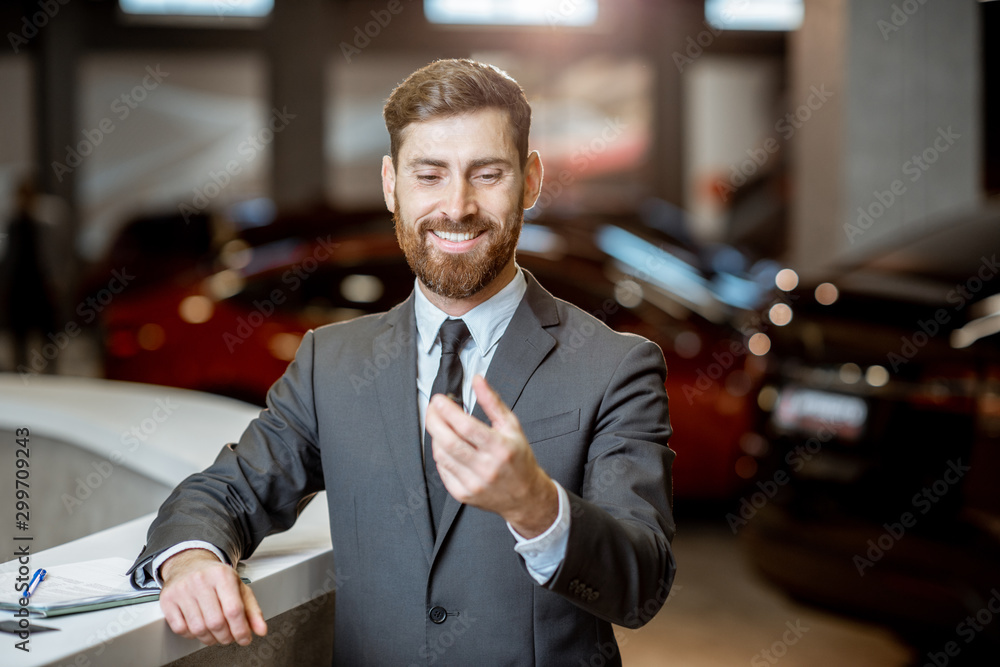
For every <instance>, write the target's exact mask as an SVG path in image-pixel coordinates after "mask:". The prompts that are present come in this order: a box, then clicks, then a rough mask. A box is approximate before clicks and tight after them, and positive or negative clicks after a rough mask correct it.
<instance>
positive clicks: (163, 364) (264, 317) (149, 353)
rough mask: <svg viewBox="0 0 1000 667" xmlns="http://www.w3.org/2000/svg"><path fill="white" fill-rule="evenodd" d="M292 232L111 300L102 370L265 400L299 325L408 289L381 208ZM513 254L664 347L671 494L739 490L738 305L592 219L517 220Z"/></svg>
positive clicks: (745, 408)
mask: <svg viewBox="0 0 1000 667" xmlns="http://www.w3.org/2000/svg"><path fill="white" fill-rule="evenodd" d="M327 228H328V229H338V227H337V226H335V225H330V226H329V227H327ZM290 229H298V230H299V232H297V233H294V234H292V233H290V232H289V231H288V230H290ZM302 229H305V227H302V225H298V226H293V227H289V226H285V227H282V226H281V225H279V224H275V225H274V226H273V227H272V228H271V229H269V230H263V229H255V230H254V234H255V235H256V236H254V238H253V239H252V241H253V244H252V243H251V242H248V241H247V240H246V239H236V240H233V241H230V242H229V243H227V244H226V245H224V246H223V247H222V250H221V251H220V252H219V253H218V255H217V257H216V260H215V262H214V265H213V266H214V268H213V269H212V270H209V271H202V272H198V271H196V270H193V269H190V270H185V271H184V272H181V273H179V274H178V275H175V276H173V277H171V278H170V279H164V280H162V281H161V282H159V283H157V284H152V285H143V286H141V288H136V289H134V290H128V291H126V292H124V293H123V294H121V295H120V296H119V297H117V298H116V299H115V300H114V301H113V302H112V303H111V304H110V305H109V306H108V308H107V309H106V310H105V311H104V313H103V314H102V315H103V317H102V324H103V329H104V338H105V347H106V352H107V355H106V356H107V359H106V373H107V376H108V377H109V378H113V379H119V380H132V381H139V382H148V383H154V384H164V385H171V386H177V387H186V388H192V389H199V390H202V391H210V392H215V393H221V394H225V395H229V396H233V397H237V398H241V399H244V400H248V401H251V402H254V403H257V404H263V400H264V396H265V394H266V392H267V389H268V388H269V387H270V385H271V384H272V383H273V382H274V381H275V380H276V379H277V378H278V377H279V376H280V375H281V373H282V372H283V371H284V369H285V367H286V366H287V364H288V362H289V361H290V360H291V359H292V358H293V356H294V354H295V350H296V348H297V346H298V344H299V341H300V340H301V337H302V335H303V334H304V333H305V332H306V331H307V330H309V329H310V328H314V327H317V326H321V325H323V324H327V323H330V322H336V321H340V320H344V319H349V318H352V317H356V316H358V315H363V314H366V313H372V312H379V311H383V310H386V309H388V308H390V307H392V306H393V305H395V304H397V303H399V302H400V301H402V300H403V299H405V298H406V296H407V295H408V294H409V293H410V291H411V290H412V289H413V274H412V273H411V272H410V270H409V267H408V266H407V264H406V261H405V259H404V257H403V255H402V252H401V251H400V249H399V246H398V244H397V242H396V239H395V237H394V235H393V234H392V231H391V224H390V222H389V221H388V219H387V217H386V216H385V215H384V214H383V215H382V219H381V224H376V225H374V226H371V225H367V226H365V225H354V226H351V227H350V228H349V229H347V230H346V231H343V229H342V228H340V229H341V231H338V232H337V233H332V232H331V233H321V234H320V235H319V236H312V237H309V236H307V234H308V233H315V231H316V227H315V226H308V229H309V231H308V232H306V233H300V232H301V230H302ZM283 230H284V231H283ZM517 257H518V262H519V264H520V265H521V266H522V267H524V268H525V269H526V270H528V271H530V272H531V273H532V274H534V275H535V276H536V277H537V278H538V280H539V282H541V284H542V285H543V286H545V287H546V288H547V289H548V290H549V291H551V292H552V293H553V294H554V295H555V296H557V297H559V298H562V299H565V300H567V301H570V302H571V303H574V304H576V305H577V306H579V307H581V308H583V309H584V310H586V311H589V312H590V313H592V314H593V315H594V316H595V317H597V318H598V319H600V320H602V321H603V322H605V323H606V324H608V326H610V327H612V328H614V329H616V330H619V331H628V332H633V333H638V334H641V335H643V336H646V337H647V338H650V339H651V340H653V341H655V342H657V343H658V344H659V345H660V346H661V347H662V349H663V351H664V354H665V357H666V361H667V366H668V376H667V381H666V386H667V390H668V394H669V396H670V399H671V421H672V425H673V427H674V431H675V434H674V436H673V438H672V440H671V446H672V447H674V448H675V449H676V450H677V451H678V453H679V456H678V459H677V463H676V467H675V470H674V482H675V487H674V488H675V493H676V494H677V495H678V496H679V497H684V498H695V499H697V498H708V499H711V498H726V497H729V496H731V495H732V494H733V492H734V491H735V490H736V489H738V488H740V485H741V478H740V476H739V475H738V474H737V469H738V463H739V461H740V460H741V459H742V458H745V454H744V452H743V451H742V450H741V445H740V443H741V441H742V439H743V438H744V436H745V434H746V433H747V431H748V429H749V428H750V426H751V420H752V418H753V414H754V413H753V406H752V401H753V396H754V395H755V393H756V391H755V390H756V386H755V383H756V381H757V380H756V378H757V377H758V376H759V372H758V371H756V370H755V367H754V359H755V358H752V355H750V357H751V358H750V359H748V356H747V355H735V356H734V355H733V354H732V353H731V350H732V349H733V346H734V345H735V344H736V343H738V342H740V341H741V334H740V333H739V332H738V331H736V330H735V329H733V328H732V326H731V325H730V324H729V323H728V318H729V317H730V316H731V315H732V313H733V312H734V311H735V310H737V308H735V307H734V306H732V305H729V304H727V303H726V302H725V300H724V299H720V298H719V297H718V296H717V294H716V289H715V287H714V286H713V283H712V280H711V279H709V278H707V277H706V276H704V275H703V274H702V273H701V271H700V269H699V268H698V267H697V266H695V265H694V264H691V263H690V262H689V261H687V258H686V256H685V255H684V254H683V253H682V252H680V251H677V250H676V249H674V248H673V247H671V246H669V245H666V244H663V243H661V242H655V241H650V240H648V239H644V238H643V237H642V235H641V234H640V233H638V232H637V231H630V230H628V229H626V228H625V227H623V226H620V225H617V224H609V223H608V222H607V221H601V220H597V219H595V220H590V221H581V220H575V221H573V222H572V223H558V224H551V225H542V224H538V223H537V222H536V223H526V224H525V226H524V229H523V231H522V235H521V241H520V244H519V247H518V255H517ZM733 280H736V278H733ZM731 287H732V285H730V288H731ZM722 291H724V292H725V291H726V290H722ZM728 291H729V292H732V289H729V290H728ZM737 291H739V290H737ZM719 360H721V361H722V362H724V363H723V364H721V365H720V363H719ZM715 367H717V370H716V369H715ZM706 368H707V369H710V371H709V372H711V373H712V374H713V378H712V381H711V382H708V384H707V386H706V383H705V381H704V380H703V378H702V375H704V373H705V372H706V371H705V369H706ZM716 372H717V373H718V374H717V375H716ZM716 380H719V381H718V382H717V381H716Z"/></svg>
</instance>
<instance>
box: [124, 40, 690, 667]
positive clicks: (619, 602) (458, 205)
mask: <svg viewBox="0 0 1000 667" xmlns="http://www.w3.org/2000/svg"><path fill="white" fill-rule="evenodd" d="M384 115H385V120H386V127H387V128H388V130H389V136H390V145H391V148H390V152H391V155H389V156H386V157H385V158H383V161H382V186H383V193H384V196H385V202H386V206H387V207H388V208H389V210H390V211H392V212H393V216H394V220H395V226H396V235H397V238H398V239H399V244H400V246H401V247H402V249H403V251H404V253H405V255H406V258H407V261H408V262H409V264H410V267H411V268H412V269H413V272H414V273H415V274H416V280H415V283H414V290H413V293H412V294H411V296H410V297H409V298H408V299H407V300H406V301H404V302H403V303H401V304H400V305H399V306H397V307H396V308H394V309H392V310H391V311H389V312H387V313H383V314H379V315H372V316H368V317H364V318H359V319H357V320H354V321H351V322H346V323H341V324H336V325H331V326H327V327H322V328H320V329H317V330H315V331H311V332H309V333H308V334H306V336H305V337H304V338H303V341H302V344H301V346H300V348H299V350H298V353H297V354H296V358H295V360H294V361H293V362H292V363H291V364H290V365H289V367H288V370H287V371H286V372H285V374H284V375H283V376H282V377H281V378H280V379H279V380H278V382H276V383H275V385H274V386H273V387H272V388H271V391H270V392H269V394H268V401H267V405H268V407H267V409H266V410H264V411H263V412H262V413H261V415H260V417H258V418H257V419H256V420H254V421H253V422H252V423H251V424H250V426H249V427H248V428H247V431H246V432H245V433H244V434H243V436H242V438H241V439H240V441H239V443H237V444H233V445H229V446H227V447H226V448H224V449H223V450H222V452H221V453H220V455H219V457H218V459H217V461H216V463H215V464H213V466H212V467H210V468H209V469H208V470H206V471H205V472H203V473H200V474H197V475H193V476H192V477H190V478H189V479H187V480H185V481H184V482H183V483H182V484H181V486H180V487H178V489H177V490H175V492H174V493H173V494H172V495H171V496H170V498H168V499H167V501H166V502H165V503H164V505H163V507H162V508H161V509H160V514H159V516H158V517H157V519H156V521H155V522H154V523H153V525H152V526H151V527H150V531H149V536H148V541H147V546H146V548H145V549H144V551H143V553H142V554H141V555H140V556H139V558H138V559H137V561H136V564H135V565H134V566H133V577H134V581H135V582H136V584H137V585H140V586H142V585H155V584H156V582H157V581H160V582H162V583H163V592H162V594H161V597H160V601H161V606H162V608H163V612H164V615H165V616H166V618H167V621H168V623H169V625H170V627H171V628H172V629H173V630H174V631H175V632H177V633H179V634H181V635H183V636H186V637H196V638H198V639H200V640H201V641H203V642H204V643H206V644H214V643H223V644H227V643H230V642H233V641H236V642H238V643H240V644H247V643H249V642H250V641H251V639H252V636H253V634H258V635H263V634H265V633H266V631H267V626H266V623H265V621H264V618H263V616H262V614H261V611H260V608H259V606H258V605H257V601H256V599H255V598H254V595H253V593H252V592H251V591H250V589H249V588H248V587H247V586H246V585H244V584H243V583H241V582H240V580H239V578H238V577H237V576H236V573H235V570H234V569H233V565H235V564H236V563H237V562H238V561H239V560H240V559H241V558H246V557H247V556H249V555H250V554H251V553H252V552H253V550H254V549H255V548H256V547H257V545H258V544H259V543H260V541H261V540H262V539H263V538H264V537H265V536H266V535H268V534H270V533H272V532H275V531H278V530H284V529H286V528H288V527H289V526H291V525H292V523H294V521H295V518H296V516H297V513H298V510H299V509H300V508H301V506H302V504H303V501H304V500H305V499H308V498H309V497H311V496H312V494H314V493H316V492H317V491H320V490H326V492H327V500H328V503H329V512H330V526H331V535H332V541H333V549H334V558H335V559H336V564H337V569H338V573H339V574H340V575H342V576H341V577H340V578H341V579H342V581H343V582H344V583H343V585H342V586H340V587H339V588H338V589H337V592H336V616H335V618H336V620H335V628H333V629H331V630H332V633H331V634H332V641H333V644H334V663H335V664H338V665H340V664H343V665H396V664H401V665H410V664H426V665H430V664H455V665H469V664H488V665H525V664H545V665H549V664H566V665H577V664H584V665H590V664H602V665H616V664H620V663H621V659H620V656H619V654H618V648H617V644H616V642H615V637H614V633H613V630H612V627H611V623H618V624H621V625H625V626H627V627H633V628H634V627H639V626H641V625H642V624H644V623H646V622H647V621H649V619H650V618H652V616H653V615H654V614H655V613H656V611H657V610H658V609H659V608H660V606H661V605H662V604H663V602H664V601H665V599H666V597H667V593H668V591H669V588H670V585H671V583H672V581H673V575H674V569H675V565H674V559H673V555H672V552H671V547H670V541H671V539H672V538H673V534H674V523H673V517H672V514H671V492H670V467H671V463H672V460H673V452H672V451H671V450H670V449H669V448H668V447H667V440H668V438H669V436H670V425H669V420H668V415H667V400H666V395H665V393H664V388H663V382H664V378H665V375H666V368H665V366H664V362H663V356H662V354H661V352H660V350H659V348H657V347H656V346H655V345H654V344H652V343H650V342H649V341H647V340H645V339H643V338H640V337H638V336H633V335H627V334H619V333H615V332H613V331H611V330H610V329H608V328H607V327H606V326H604V325H603V324H602V323H600V322H599V321H598V320H596V319H595V318H593V317H591V316H590V315H588V314H586V313H584V312H582V311H581V310H579V309H577V308H575V307H574V306H572V305H570V304H567V303H565V302H563V301H559V300H557V299H555V298H553V297H552V296H551V295H550V294H548V292H546V291H545V290H544V289H543V288H542V287H541V286H540V285H539V284H538V283H537V282H536V281H535V279H534V278H533V277H532V276H531V275H530V274H528V273H527V272H526V271H524V270H522V269H521V268H520V267H518V265H517V263H516V262H515V249H516V246H517V239H518V235H519V232H520V229H521V225H522V219H523V211H524V209H526V208H530V207H531V206H532V205H533V204H534V202H535V200H536V199H537V197H538V194H539V192H540V189H541V186H542V173H543V172H542V163H541V159H540V158H539V156H538V154H537V153H536V152H530V153H529V151H528V132H529V126H530V117H531V112H530V108H529V106H528V103H527V100H526V99H525V97H524V93H523V91H522V90H521V88H520V87H519V86H518V85H517V83H516V82H514V81H513V79H511V78H510V77H509V76H507V75H506V74H505V73H503V72H502V71H500V70H498V69H496V68H494V67H491V66H488V65H484V64H481V63H476V62H472V61H467V60H442V61H437V62H435V63H432V64H430V65H428V66H427V67H424V68H422V69H420V70H418V71H417V72H415V73H413V74H412V75H410V77H409V78H407V79H406V81H404V82H403V83H402V84H400V85H399V86H398V87H397V88H396V90H394V91H393V93H392V95H391V96H390V98H389V100H388V102H387V103H386V105H385V110H384ZM581 332H586V335H581ZM581 340H582V341H583V342H582V343H581V342H580V341H581ZM561 348H572V349H573V350H574V354H573V355H570V356H568V357H567V356H566V355H562V354H560V351H561ZM390 350H395V351H396V353H395V354H391V355H390V356H391V357H392V358H393V361H392V363H391V364H390V365H389V366H388V367H387V368H385V369H384V370H382V372H381V373H380V374H379V375H378V377H377V378H375V381H374V382H373V383H372V385H371V386H370V387H355V386H354V385H353V384H352V383H351V382H350V379H349V378H350V377H351V376H352V374H355V373H356V371H357V369H359V368H360V367H362V366H363V364H364V362H365V360H369V359H372V358H373V357H375V356H378V355H384V354H386V353H387V351H390ZM400 350H402V351H403V352H402V353H401V354H400V353H399V351H400ZM415 492H416V493H417V494H418V495H419V496H421V497H423V498H425V499H426V502H425V503H422V504H420V506H419V507H418V508H416V509H414V508H413V506H412V503H411V502H410V499H411V498H412V497H413V494H414V493H415ZM401 510H402V511H401Z"/></svg>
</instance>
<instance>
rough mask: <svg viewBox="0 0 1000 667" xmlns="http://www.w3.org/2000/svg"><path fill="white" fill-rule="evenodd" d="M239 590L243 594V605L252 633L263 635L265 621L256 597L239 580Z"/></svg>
mask: <svg viewBox="0 0 1000 667" xmlns="http://www.w3.org/2000/svg"><path fill="white" fill-rule="evenodd" d="M240 583H241V585H240V592H241V593H242V594H243V606H244V607H245V608H246V617H247V619H249V621H250V629H251V630H253V632H254V634H255V635H257V636H259V637H263V636H264V635H266V634H267V623H266V622H265V621H264V612H262V611H261V610H260V605H259V604H258V603H257V597H256V596H255V595H254V594H253V591H252V590H250V587H249V586H247V585H246V584H243V583H242V582H240Z"/></svg>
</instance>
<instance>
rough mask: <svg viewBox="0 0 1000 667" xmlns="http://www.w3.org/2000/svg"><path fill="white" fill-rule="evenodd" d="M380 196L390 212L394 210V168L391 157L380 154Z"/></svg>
mask: <svg viewBox="0 0 1000 667" xmlns="http://www.w3.org/2000/svg"><path fill="white" fill-rule="evenodd" d="M382 196H383V197H384V198H385V207H386V208H387V209H389V212H390V213H394V212H395V211H396V168H395V167H394V166H393V164H392V158H391V157H390V156H388V155H383V156H382Z"/></svg>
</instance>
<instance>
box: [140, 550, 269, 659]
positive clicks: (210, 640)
mask: <svg viewBox="0 0 1000 667" xmlns="http://www.w3.org/2000/svg"><path fill="white" fill-rule="evenodd" d="M183 553H186V552H182V554H183ZM168 562H169V561H168ZM162 571H163V570H162V569H161V572H162ZM170 573H171V576H170V578H169V579H168V581H167V582H166V585H165V586H164V589H163V591H162V593H161V594H160V606H161V608H162V609H163V615H164V617H165V618H166V619H167V623H168V625H169V626H170V629H171V630H173V631H174V632H175V633H177V634H179V635H181V636H182V637H188V638H193V639H198V640H199V641H201V642H202V643H204V644H206V645H209V646H211V645H213V644H216V643H218V644H230V643H232V642H233V641H236V642H238V643H239V644H241V645H244V646H245V645H247V644H249V643H250V642H251V641H252V640H253V635H254V633H256V634H258V635H264V634H266V633H267V624H266V623H265V622H264V615H263V613H262V612H261V610H260V605H259V604H258V603H257V599H256V597H254V594H253V592H251V591H250V589H249V587H247V586H246V585H245V584H243V582H241V581H240V579H239V577H238V576H237V575H236V571H235V570H233V568H231V567H229V566H228V565H224V564H223V563H221V562H219V561H218V560H217V559H215V560H214V561H208V560H207V559H197V558H188V559H181V560H179V561H177V565H176V566H175V567H173V568H171V570H170Z"/></svg>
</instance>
